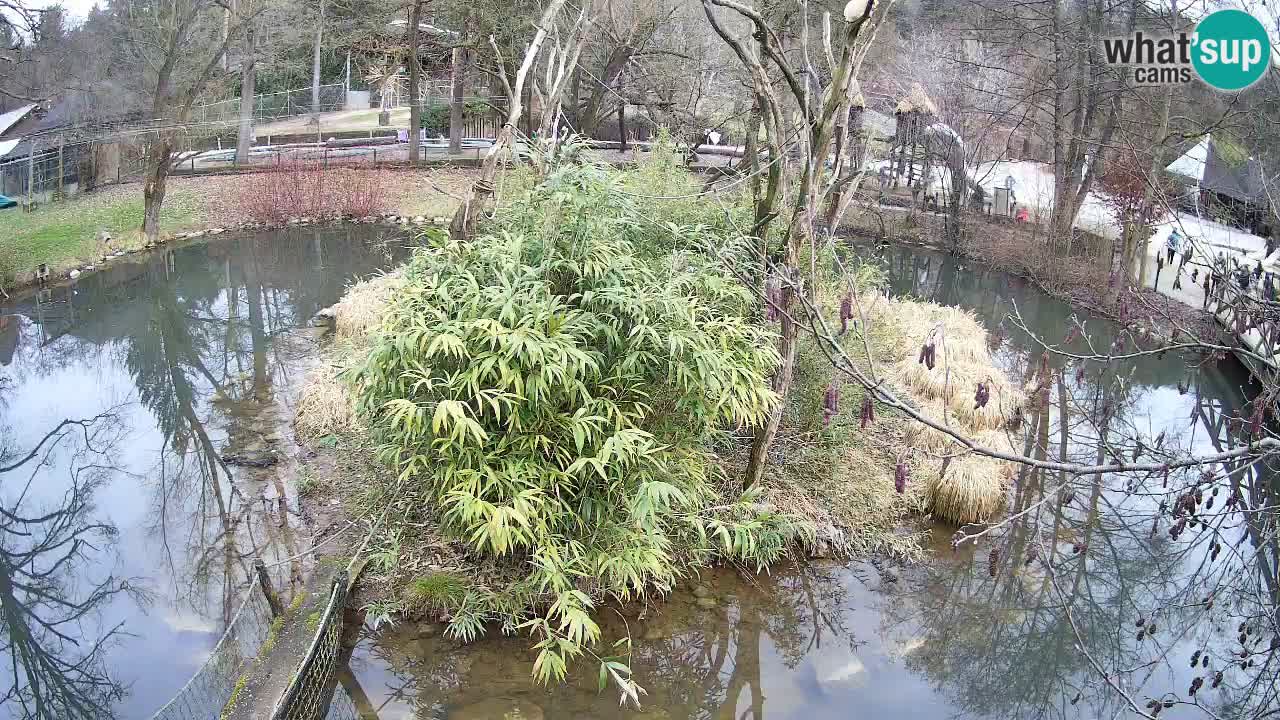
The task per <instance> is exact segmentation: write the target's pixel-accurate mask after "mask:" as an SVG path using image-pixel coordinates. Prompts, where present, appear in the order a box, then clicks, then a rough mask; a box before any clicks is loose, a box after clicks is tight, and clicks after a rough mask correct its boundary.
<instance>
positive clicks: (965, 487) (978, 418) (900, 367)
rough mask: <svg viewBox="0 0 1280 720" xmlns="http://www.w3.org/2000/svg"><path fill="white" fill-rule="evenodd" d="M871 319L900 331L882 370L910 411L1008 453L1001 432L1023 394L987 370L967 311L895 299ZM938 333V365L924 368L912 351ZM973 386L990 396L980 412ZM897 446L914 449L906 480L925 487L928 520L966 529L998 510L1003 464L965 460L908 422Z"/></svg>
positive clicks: (1006, 473) (1005, 473)
mask: <svg viewBox="0 0 1280 720" xmlns="http://www.w3.org/2000/svg"><path fill="white" fill-rule="evenodd" d="M877 320H878V321H879V322H880V323H884V324H888V325H890V326H891V327H894V328H895V329H897V330H898V331H899V332H898V338H897V349H898V352H897V354H896V357H894V358H893V360H892V362H891V363H890V365H889V367H888V368H887V371H888V374H889V376H890V378H891V380H892V381H893V383H894V384H895V385H896V386H898V387H899V388H901V389H902V390H903V391H904V392H905V393H906V394H907V396H908V397H909V398H910V399H911V401H912V402H913V403H914V404H915V405H916V407H918V408H919V409H921V410H922V411H924V412H925V414H927V415H928V416H929V417H931V418H934V419H935V420H938V421H940V422H944V423H945V424H947V425H949V426H951V427H954V428H955V429H956V430H957V431H958V432H960V433H963V434H965V435H967V436H969V437H973V438H974V439H975V440H977V441H978V442H979V443H980V444H981V445H983V446H985V447H989V448H993V449H996V450H1001V451H1006V452H1011V451H1012V450H1013V443H1012V441H1011V439H1010V436H1009V435H1008V434H1007V433H1006V432H1005V430H1004V428H1005V426H1006V424H1007V421H1008V418H1009V415H1010V414H1012V413H1013V412H1015V411H1016V409H1017V408H1018V407H1019V406H1020V405H1021V404H1022V403H1023V400H1024V394H1023V392H1022V391H1021V390H1019V389H1018V388H1017V387H1016V386H1015V385H1014V384H1013V383H1011V382H1009V380H1008V379H1007V378H1006V377H1005V375H1004V373H1002V372H1001V371H1000V369H999V368H997V367H996V366H995V365H994V363H993V361H992V358H991V354H990V351H989V349H988V348H989V345H988V343H987V339H988V338H987V332H986V329H985V328H984V327H983V326H982V324H981V322H979V321H978V319H977V318H976V317H975V316H974V315H973V314H972V313H969V312H966V311H964V310H960V309H958V308H948V307H941V306H938V305H933V304H931V303H920V302H913V301H909V300H898V301H894V302H892V303H888V304H887V305H885V306H883V311H882V312H881V313H879V317H878V318H877ZM938 327H940V328H941V332H940V333H939V334H938V335H937V337H938V341H937V362H936V363H935V365H934V367H933V369H929V368H928V367H927V366H925V365H924V364H923V363H920V362H919V359H918V355H917V353H918V352H919V349H920V347H921V346H922V345H923V344H924V342H925V340H926V338H928V337H929V335H930V333H932V332H933V331H934V329H935V328H938ZM979 382H985V383H988V386H989V388H990V393H991V396H990V400H989V401H988V402H987V405H986V406H985V407H982V408H976V407H975V404H976V403H975V402H974V394H975V392H976V390H977V387H978V383H979ZM904 440H905V441H906V442H907V444H908V445H909V446H910V447H913V448H916V449H917V450H918V452H917V453H916V456H915V458H914V460H913V461H912V469H913V473H912V475H913V476H914V477H916V478H918V479H919V480H922V481H923V482H924V484H925V486H926V491H927V495H928V500H927V503H928V507H929V509H930V511H931V512H932V513H933V514H934V515H935V516H937V517H940V518H944V519H946V520H949V521H951V522H955V523H970V522H983V521H986V520H989V519H990V518H991V517H992V516H994V515H995V514H996V513H997V512H999V510H1000V508H1001V507H1002V506H1003V504H1004V500H1005V490H1006V488H1007V487H1008V485H1009V482H1010V480H1011V478H1012V477H1013V472H1014V468H1013V466H1012V465H1011V464H1010V463H1007V462H1004V461H1000V460H995V459H992V458H989V457H985V456H980V455H975V454H972V453H970V452H969V451H967V450H966V449H965V448H964V447H963V446H961V445H960V444H959V443H956V442H955V441H953V440H952V439H951V438H950V437H949V436H948V435H946V434H945V433H942V432H939V431H937V430H934V429H932V428H929V427H927V426H925V425H922V424H920V423H910V424H909V426H908V427H907V429H906V430H905V431H904ZM944 466H945V467H944Z"/></svg>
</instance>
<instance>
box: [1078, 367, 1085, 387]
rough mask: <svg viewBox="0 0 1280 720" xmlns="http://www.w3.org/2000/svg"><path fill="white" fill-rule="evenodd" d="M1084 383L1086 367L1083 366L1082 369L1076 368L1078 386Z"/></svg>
mask: <svg viewBox="0 0 1280 720" xmlns="http://www.w3.org/2000/svg"><path fill="white" fill-rule="evenodd" d="M1083 383H1084V365H1081V366H1080V367H1078V368H1076V384H1077V385H1080V384H1083Z"/></svg>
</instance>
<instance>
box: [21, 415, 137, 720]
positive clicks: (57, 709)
mask: <svg viewBox="0 0 1280 720" xmlns="http://www.w3.org/2000/svg"><path fill="white" fill-rule="evenodd" d="M4 429H5V430H7V428H4ZM121 431H122V428H121V427H120V424H119V420H118V418H117V416H115V415H114V414H113V413H104V414H101V415H98V416H96V417H93V418H89V419H83V420H81V419H67V420H63V421H62V422H61V423H59V424H58V425H57V426H56V427H54V428H53V429H51V430H49V432H48V433H46V434H45V435H44V437H43V438H42V439H41V440H40V441H39V442H38V443H36V444H35V445H34V446H33V447H31V448H26V449H23V448H13V447H4V448H0V491H2V492H3V499H2V500H0V636H2V637H3V645H2V646H0V656H2V657H3V662H4V664H5V665H7V666H8V668H7V669H8V672H5V673H3V676H4V677H5V678H6V679H8V680H9V682H8V683H7V689H5V690H4V692H3V694H0V707H2V708H3V709H4V710H5V711H6V712H8V713H9V714H10V716H12V717H18V718H24V719H25V718H41V719H43V718H67V719H69V720H78V719H80V718H85V719H90V718H111V717H115V714H114V711H113V705H114V703H116V702H117V701H119V700H120V699H121V698H122V697H123V696H124V694H125V687H124V686H123V685H122V684H121V683H120V682H118V681H117V680H115V679H114V677H113V676H112V673H111V672H110V670H109V668H108V666H107V664H106V662H105V654H106V650H107V648H109V647H110V646H111V645H112V644H113V643H114V642H116V641H117V640H118V639H119V638H120V636H121V635H122V633H123V632H124V629H123V623H117V624H115V625H104V624H103V623H102V622H101V618H100V611H101V610H102V609H103V608H105V606H106V604H107V603H109V601H110V600H111V598H112V597H114V596H116V595H121V594H126V595H129V596H131V597H132V598H133V600H134V601H135V602H138V603H145V602H146V601H147V599H148V597H147V594H146V592H145V590H144V588H143V587H142V586H141V585H140V584H139V583H138V582H137V581H136V580H134V581H131V580H129V579H125V578H120V577H117V576H116V575H114V574H112V573H107V574H105V575H103V574H102V573H100V572H96V571H97V570H100V569H101V568H103V567H104V565H105V563H104V562H103V560H104V558H103V555H104V553H105V554H107V556H109V555H110V553H111V552H112V550H111V546H112V545H113V543H114V540H115V538H116V534H117V531H116V528H115V526H113V525H111V524H110V523H108V522H104V521H101V520H99V519H97V518H96V517H95V512H94V510H95V509H94V504H93V495H94V493H95V491H97V490H98V488H99V487H100V486H101V485H102V484H103V483H104V482H105V481H107V480H108V479H109V478H110V476H111V475H112V474H113V473H114V472H115V470H116V468H115V464H114V461H113V454H114V448H115V445H116V444H117V443H118V442H119V441H120V438H121V434H122V433H121ZM5 435H9V433H7V432H6V433H5ZM55 458H58V459H57V460H55ZM54 463H56V464H57V465H59V466H62V467H65V468H66V471H67V472H68V474H69V477H68V478H67V480H66V483H65V485H66V489H65V490H64V491H63V492H62V495H61V497H58V498H53V499H51V500H42V499H39V495H40V494H41V493H40V488H33V487H32V485H33V484H34V483H35V482H36V481H37V480H38V479H42V477H41V469H42V468H45V467H47V466H49V465H51V464H54ZM2 682H3V681H0V683H2Z"/></svg>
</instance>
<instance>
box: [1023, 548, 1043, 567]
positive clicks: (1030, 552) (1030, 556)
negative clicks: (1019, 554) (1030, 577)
mask: <svg viewBox="0 0 1280 720" xmlns="http://www.w3.org/2000/svg"><path fill="white" fill-rule="evenodd" d="M1038 557H1040V546H1039V545H1032V546H1031V547H1029V548H1027V560H1026V562H1025V563H1023V564H1024V565H1030V564H1031V563H1033V562H1035V561H1036V558H1038Z"/></svg>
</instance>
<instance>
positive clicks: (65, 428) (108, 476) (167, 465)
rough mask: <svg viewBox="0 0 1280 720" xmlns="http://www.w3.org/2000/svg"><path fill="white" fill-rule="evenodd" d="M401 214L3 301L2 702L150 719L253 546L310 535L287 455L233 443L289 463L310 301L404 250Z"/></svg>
mask: <svg viewBox="0 0 1280 720" xmlns="http://www.w3.org/2000/svg"><path fill="white" fill-rule="evenodd" d="M384 232H385V231H383V230H378V229H375V228H373V227H372V226H358V227H350V228H327V229H314V228H307V229H300V230H297V231H289V232H277V233H272V234H270V235H264V236H260V237H237V238H230V237H228V238H225V239H216V240H214V241H212V242H209V243H200V244H189V245H185V246H181V247H171V248H166V249H165V250H164V251H162V252H155V253H151V254H147V255H141V256H136V257H131V258H126V259H123V260H121V261H119V262H118V263H117V264H114V265H112V266H111V267H110V268H108V269H106V270H104V271H102V272H99V273H96V274H93V275H90V276H87V277H84V278H82V279H81V280H80V282H79V283H77V284H75V285H68V286H62V287H55V288H50V289H48V290H45V291H42V292H40V293H38V294H36V295H33V296H30V297H27V298H25V299H20V300H16V301H13V302H8V303H5V304H0V621H2V622H3V627H2V628H0V635H2V636H3V638H4V643H3V647H0V677H3V678H5V679H4V680H0V686H2V687H3V688H4V691H3V692H0V718H29V717H30V718H58V719H59V720H63V719H67V718H109V717H113V716H115V717H120V718H149V717H150V716H151V713H153V712H154V711H155V710H156V709H158V708H159V706H161V705H162V704H164V703H165V702H166V701H167V700H168V699H169V698H170V697H171V696H172V695H173V693H174V692H175V691H176V690H177V689H178V688H180V687H182V686H183V685H184V684H185V683H186V682H187V681H188V679H190V677H191V676H192V673H193V672H195V670H196V669H197V668H198V667H199V666H200V665H201V663H202V662H203V660H204V658H205V656H206V655H207V654H208V652H209V650H210V649H211V647H212V645H213V644H214V642H216V640H217V639H218V637H219V636H220V635H221V633H222V630H223V628H224V626H225V623H226V620H227V618H228V617H229V616H230V614H231V613H232V612H233V610H234V606H235V605H236V603H237V602H238V600H239V599H240V598H241V597H243V596H244V592H245V588H246V587H247V584H248V582H249V581H248V578H249V577H250V574H249V568H250V563H251V562H252V560H253V558H254V557H262V558H264V559H265V560H266V561H267V562H275V561H281V560H285V559H287V558H289V557H291V556H293V555H295V554H296V553H297V552H298V551H299V550H300V549H304V548H305V546H306V541H307V539H308V538H309V531H307V529H306V527H305V524H306V519H305V517H304V516H303V514H302V513H301V512H300V511H299V508H298V505H297V503H296V502H295V500H294V499H293V498H292V497H289V492H288V490H287V486H286V484H285V483H284V482H283V481H282V480H281V477H282V476H283V475H284V473H277V472H272V471H270V470H266V471H260V470H258V471H255V470H251V469H247V468H241V467H237V466H234V465H232V464H229V463H228V462H224V460H223V459H222V457H223V456H224V455H225V454H226V453H227V451H228V449H229V446H230V447H231V449H237V450H240V451H244V452H252V453H256V454H257V455H258V456H259V457H261V456H262V455H263V454H272V453H278V454H280V455H281V456H282V457H283V462H285V463H286V464H287V462H288V455H289V451H288V450H287V448H290V447H294V446H293V443H291V442H289V422H288V421H289V419H290V417H291V415H292V413H290V412H288V409H287V407H281V406H280V402H279V401H282V400H287V399H288V398H289V396H290V394H289V392H288V390H289V389H290V388H291V387H293V386H294V384H295V383H296V381H297V380H298V379H299V375H300V374H301V373H302V371H303V370H304V369H305V368H306V367H307V366H308V365H309V364H310V363H314V361H315V360H314V359H315V357H316V346H315V341H314V333H313V332H311V329H310V328H308V323H309V320H310V319H311V318H312V317H313V316H314V314H315V313H316V311H318V310H320V309H321V308H323V307H325V306H327V305H330V304H332V303H333V302H335V301H336V300H337V299H338V298H339V297H340V295H341V294H342V291H343V289H344V287H345V285H346V284H347V283H348V282H349V281H350V280H351V279H352V278H354V277H356V276H360V275H367V274H371V273H373V272H375V271H377V270H378V269H380V268H384V267H388V266H390V265H392V264H394V263H395V262H397V261H398V260H399V259H400V258H402V257H403V255H404V249H403V247H402V242H401V241H400V240H398V239H392V238H388V237H383V233H384ZM255 444H256V445H255ZM300 545H301V546H302V547H300ZM274 572H275V574H276V582H277V583H278V584H288V583H290V582H298V581H299V579H300V578H301V576H302V572H303V568H302V567H300V566H299V565H298V564H297V563H296V562H284V563H282V564H281V565H279V566H278V567H277V568H276V569H275V571H274ZM13 678H21V680H18V681H16V684H15V681H14V680H13ZM215 712H216V711H215Z"/></svg>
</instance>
